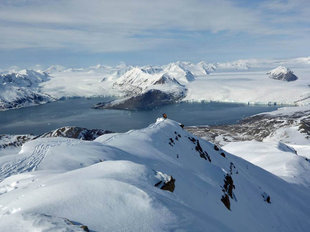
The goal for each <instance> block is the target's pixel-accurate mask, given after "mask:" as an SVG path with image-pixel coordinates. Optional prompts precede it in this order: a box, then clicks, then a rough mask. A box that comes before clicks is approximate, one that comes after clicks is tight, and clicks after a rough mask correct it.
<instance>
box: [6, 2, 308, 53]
mask: <svg viewBox="0 0 310 232" xmlns="http://www.w3.org/2000/svg"><path fill="white" fill-rule="evenodd" d="M298 1H301V2H302V1H304V0H298ZM282 2H283V1H280V0H279V1H273V2H269V4H265V5H263V7H262V8H259V9H254V8H250V7H248V6H243V7H241V6H237V5H236V4H234V2H233V1H229V0H217V1H213V0H210V1H207V0H168V1H167V0H156V1H152V0H88V1H85V0H45V1H39V0H23V1H22V0H1V2H0V30H1V37H0V49H17V48H64V47H65V48H69V49H75V50H86V51H92V52H96V51H97V52H113V51H116V52H118V51H132V50H141V49H152V48H154V47H156V46H160V45H163V44H165V45H167V44H173V43H174V41H177V40H180V38H178V37H177V35H176V34H174V33H173V31H175V30H177V31H183V32H185V33H194V32H197V31H199V32H212V33H217V32H220V31H226V32H232V33H239V32H243V33H250V34H257V35H270V34H285V33H290V32H289V31H288V29H287V28H285V27H284V28H283V27H277V23H281V22H276V20H277V17H276V16H274V17H272V16H268V17H269V19H270V20H271V21H273V25H268V23H266V20H265V17H264V16H265V15H264V13H263V10H262V9H269V10H277V11H278V10H279V9H280V10H281V11H284V10H287V9H288V8H291V7H292V5H294V6H295V5H296V4H293V2H294V1H288V2H287V3H286V4H284V5H283V4H282ZM292 17H293V16H292ZM294 17H296V16H294ZM159 32H160V34H156V33H159ZM162 35H168V36H167V37H165V38H163V36H162ZM145 36H146V38H145Z"/></svg>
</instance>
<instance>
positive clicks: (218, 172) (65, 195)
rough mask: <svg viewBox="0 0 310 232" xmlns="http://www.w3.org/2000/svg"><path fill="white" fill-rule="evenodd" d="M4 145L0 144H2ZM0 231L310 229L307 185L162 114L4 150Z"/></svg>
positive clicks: (1, 157)
mask: <svg viewBox="0 0 310 232" xmlns="http://www.w3.org/2000/svg"><path fill="white" fill-rule="evenodd" d="M0 152H1V151H0ZM0 166H1V169H0V178H1V180H2V182H1V183H0V194H1V195H0V230H1V231H48V230H50V231H79V230H81V228H80V225H86V226H87V227H88V228H89V229H90V230H91V231H307V229H308V228H309V226H310V222H309V220H308V219H309V214H310V197H309V189H306V188H305V187H303V186H299V185H295V184H290V183H287V182H285V181H283V180H281V179H280V178H278V177H276V176H274V175H272V174H270V173H268V172H266V171H264V170H263V169H261V168H258V167H256V166H254V165H252V164H251V163H248V162H247V161H245V160H242V159H240V158H238V157H236V156H233V155H231V154H229V153H227V152H226V151H223V150H221V149H220V148H218V147H217V146H214V145H213V144H212V143H209V142H207V141H204V140H202V139H200V138H198V137H196V136H193V135H192V134H190V133H188V132H187V131H185V130H184V129H182V128H181V127H180V126H179V124H178V123H176V122H174V121H172V120H169V119H167V120H164V119H159V120H157V122H156V123H154V124H152V125H150V126H149V127H147V128H145V129H142V130H133V131H129V132H127V133H123V134H106V135H103V136H101V137H98V138H97V139H96V140H95V141H82V140H76V139H68V138H39V139H36V140H32V141H30V142H27V143H26V144H24V145H23V147H22V149H21V151H20V152H19V154H16V155H14V154H10V155H6V156H0Z"/></svg>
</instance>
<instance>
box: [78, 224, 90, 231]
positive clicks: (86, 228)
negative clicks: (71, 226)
mask: <svg viewBox="0 0 310 232" xmlns="http://www.w3.org/2000/svg"><path fill="white" fill-rule="evenodd" d="M80 228H81V229H82V230H84V231H86V232H89V229H88V227H87V226H84V225H82V226H80Z"/></svg>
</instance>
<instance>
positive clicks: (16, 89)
mask: <svg viewBox="0 0 310 232" xmlns="http://www.w3.org/2000/svg"><path fill="white" fill-rule="evenodd" d="M49 79H50V76H49V75H48V74H46V73H44V72H36V71H33V70H21V71H19V72H13V73H6V74H0V110H5V109H13V108H20V107H24V106H30V105H37V104H44V103H47V102H50V101H53V100H54V98H53V97H51V96H49V95H48V94H45V93H42V92H41V91H40V87H39V85H40V83H43V82H46V81H48V80H49Z"/></svg>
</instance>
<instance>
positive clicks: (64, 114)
mask: <svg viewBox="0 0 310 232" xmlns="http://www.w3.org/2000/svg"><path fill="white" fill-rule="evenodd" d="M108 100H110V99H107V98H92V99H86V98H74V99H66V100H62V101H58V102H53V103H49V104H45V105H40V106H34V107H28V108H22V109H17V110H9V111H4V112H0V134H26V133H27V134H28V133H31V134H36V135H38V134H41V133H44V132H47V131H50V130H53V129H56V128H59V127H62V126H80V127H86V128H89V129H93V128H101V129H107V130H112V131H117V132H124V131H128V130H130V129H138V128H143V127H146V126H148V125H149V124H150V123H153V122H155V120H156V118H158V117H160V116H161V115H162V113H166V114H167V115H168V118H171V119H173V120H176V121H178V122H182V123H183V124H184V125H186V126H193V125H216V124H230V123H236V122H237V121H238V120H240V119H242V118H244V117H247V116H250V115H253V114H256V113H261V112H265V111H271V110H275V109H276V107H274V106H247V105H242V104H228V103H180V104H175V105H168V106H163V107H160V108H157V109H154V110H152V111H125V110H98V109H91V106H92V105H94V104H96V103H98V102H103V101H108Z"/></svg>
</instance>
